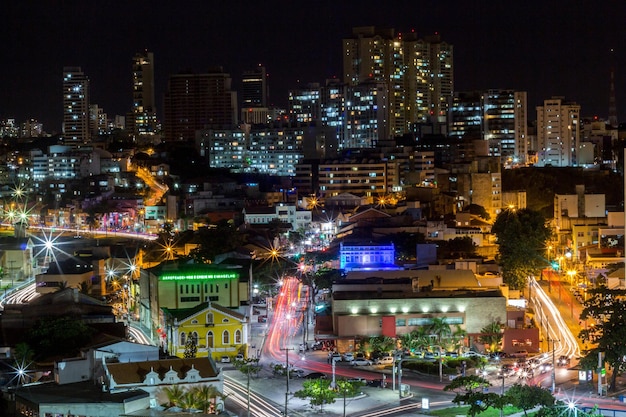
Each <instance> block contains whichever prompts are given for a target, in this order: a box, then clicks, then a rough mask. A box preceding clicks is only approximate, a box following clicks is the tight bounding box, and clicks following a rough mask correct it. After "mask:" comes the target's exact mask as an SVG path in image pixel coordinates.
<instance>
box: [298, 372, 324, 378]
mask: <svg viewBox="0 0 626 417" xmlns="http://www.w3.org/2000/svg"><path fill="white" fill-rule="evenodd" d="M304 378H305V379H326V378H328V377H327V376H326V374H323V373H321V372H311V373H310V374H307V375H305V376H304Z"/></svg>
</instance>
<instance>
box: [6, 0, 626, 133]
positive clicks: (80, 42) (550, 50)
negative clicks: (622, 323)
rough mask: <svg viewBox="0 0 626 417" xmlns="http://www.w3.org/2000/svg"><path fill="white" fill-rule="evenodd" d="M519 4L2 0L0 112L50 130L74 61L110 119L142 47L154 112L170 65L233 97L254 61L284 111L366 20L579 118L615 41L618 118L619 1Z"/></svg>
mask: <svg viewBox="0 0 626 417" xmlns="http://www.w3.org/2000/svg"><path fill="white" fill-rule="evenodd" d="M531 5H532V6H534V7H529V5H528V3H525V4H523V5H522V4H520V5H515V4H513V5H511V4H495V5H492V6H489V5H488V2H486V1H485V2H478V1H477V2H473V3H472V4H471V5H469V6H468V5H465V6H464V7H460V8H451V7H446V6H444V5H441V4H439V3H437V2H431V1H425V2H420V3H419V4H417V3H415V2H408V1H406V2H405V1H400V2H397V4H395V5H394V8H383V7H380V4H379V3H374V2H367V1H366V2H353V1H346V2H341V3H339V4H335V3H333V2H330V1H329V0H322V1H319V2H316V4H315V5H311V6H309V7H308V8H305V7H304V6H301V5H299V4H297V3H296V4H293V3H287V2H283V1H270V2H265V3H263V4H262V5H261V4H256V3H254V4H246V3H245V2H242V1H235V2H231V3H229V4H227V5H220V4H205V3H204V2H183V3H177V5H176V7H174V6H168V5H166V4H165V3H163V4H162V3H158V4H151V3H150V2H133V3H129V4H125V3H120V4H116V3H114V2H110V3H95V2H84V3H81V2H76V3H73V2H43V1H41V2H38V1H33V2H27V3H25V4H24V3H15V4H10V5H8V6H7V7H6V14H5V19H4V21H5V24H4V26H3V29H2V31H3V32H4V37H3V38H4V39H7V40H8V42H6V43H5V45H4V46H3V50H2V52H0V53H1V54H2V56H3V63H4V65H3V66H2V68H1V69H0V83H1V84H0V86H1V89H2V90H1V91H2V93H0V118H9V117H11V118H15V119H16V120H17V121H18V122H23V121H25V120H26V118H35V119H37V120H39V121H40V122H42V123H44V129H45V130H46V131H48V132H53V131H54V132H60V129H61V122H62V78H63V77H62V72H63V67H66V66H77V67H78V66H80V67H81V68H82V70H83V72H84V73H85V75H86V76H87V77H89V80H90V83H91V91H90V95H91V102H92V103H95V104H98V106H99V107H100V108H103V109H104V111H105V112H106V113H107V114H108V116H109V117H110V118H112V117H114V116H115V115H126V114H127V113H128V112H129V111H131V108H132V100H133V97H132V63H133V57H134V56H135V54H137V53H138V52H142V51H144V50H147V51H150V52H153V53H154V61H155V63H154V71H155V87H156V108H157V111H158V114H159V118H160V119H161V120H162V119H163V118H162V114H163V113H162V112H163V95H164V92H165V89H166V86H167V79H168V77H169V76H170V75H172V74H176V73H178V72H179V71H181V70H185V69H191V70H193V71H194V72H196V73H203V72H206V70H207V69H208V68H209V67H214V66H222V67H223V68H224V71H225V72H226V73H229V74H230V75H231V77H232V79H233V88H234V89H235V90H236V91H237V92H238V93H239V105H241V104H242V103H241V92H242V89H241V78H242V76H243V72H244V71H247V70H252V69H254V68H256V67H257V66H258V65H259V64H263V65H264V66H265V67H266V68H267V72H268V74H269V93H270V94H269V100H268V101H269V103H270V105H277V106H280V107H286V105H287V91H288V90H289V89H295V88H297V87H298V86H300V85H302V84H307V83H315V82H317V83H323V82H324V80H325V79H327V78H337V79H341V78H342V76H343V74H342V39H344V38H346V37H348V36H349V35H350V34H351V32H352V28H353V27H357V26H379V27H386V28H393V29H395V30H396V31H399V32H403V31H404V32H406V31H411V30H415V31H416V33H417V34H418V36H420V37H423V36H428V35H431V34H434V33H438V34H440V36H441V38H442V40H443V41H445V42H447V43H449V44H452V45H453V47H454V67H455V74H454V78H455V81H454V86H455V91H472V90H487V89H499V88H503V89H515V90H518V91H528V106H529V109H528V110H529V119H530V120H534V119H535V117H536V111H535V107H536V106H538V105H541V104H542V102H543V100H544V99H548V98H550V97H551V96H563V97H565V98H566V99H567V100H569V101H575V102H576V103H577V104H579V105H580V106H581V116H583V117H587V116H592V115H597V116H599V117H601V118H607V117H608V112H609V110H608V108H609V85H610V66H611V62H610V61H611V53H610V50H611V49H613V48H615V52H614V54H613V55H614V59H615V64H616V73H615V87H616V98H617V100H616V102H617V103H616V104H617V111H618V120H619V121H622V122H623V121H625V120H626V72H624V71H623V70H622V68H626V64H625V61H626V58H625V57H624V55H625V54H624V53H621V52H620V51H619V47H620V45H621V44H622V43H623V41H624V40H626V39H625V37H626V36H625V31H624V30H623V29H621V27H620V26H619V25H618V19H619V17H620V16H622V15H624V13H622V12H624V11H626V5H625V4H613V5H608V4H592V3H591V2H582V3H581V4H576V5H573V4H571V3H565V2H563V1H557V2H552V3H551V4H544V3H539V2H531Z"/></svg>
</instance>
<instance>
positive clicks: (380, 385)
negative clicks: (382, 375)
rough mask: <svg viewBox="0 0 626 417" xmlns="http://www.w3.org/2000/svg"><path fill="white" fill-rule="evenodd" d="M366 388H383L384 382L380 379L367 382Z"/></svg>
mask: <svg viewBox="0 0 626 417" xmlns="http://www.w3.org/2000/svg"><path fill="white" fill-rule="evenodd" d="M366 384H367V386H368V387H376V388H385V385H386V384H385V381H383V380H382V379H372V380H370V381H367V383H366Z"/></svg>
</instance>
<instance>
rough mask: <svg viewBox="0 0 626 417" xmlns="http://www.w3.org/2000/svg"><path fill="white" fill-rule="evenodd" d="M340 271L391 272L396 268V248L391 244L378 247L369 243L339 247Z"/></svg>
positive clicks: (397, 268) (398, 268)
mask: <svg viewBox="0 0 626 417" xmlns="http://www.w3.org/2000/svg"><path fill="white" fill-rule="evenodd" d="M339 251H340V255H339V262H340V265H339V267H340V269H342V270H344V271H346V272H349V271H393V270H400V269H402V268H400V267H399V266H396V264H395V259H396V248H395V246H394V245H393V243H390V244H388V245H378V244H371V243H359V244H353V245H351V244H344V243H342V244H341V246H340V250H339Z"/></svg>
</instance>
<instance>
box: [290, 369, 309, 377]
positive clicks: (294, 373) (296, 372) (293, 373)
mask: <svg viewBox="0 0 626 417" xmlns="http://www.w3.org/2000/svg"><path fill="white" fill-rule="evenodd" d="M289 376H290V377H292V378H304V377H305V376H306V371H305V370H304V369H300V368H294V369H291V370H289Z"/></svg>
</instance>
